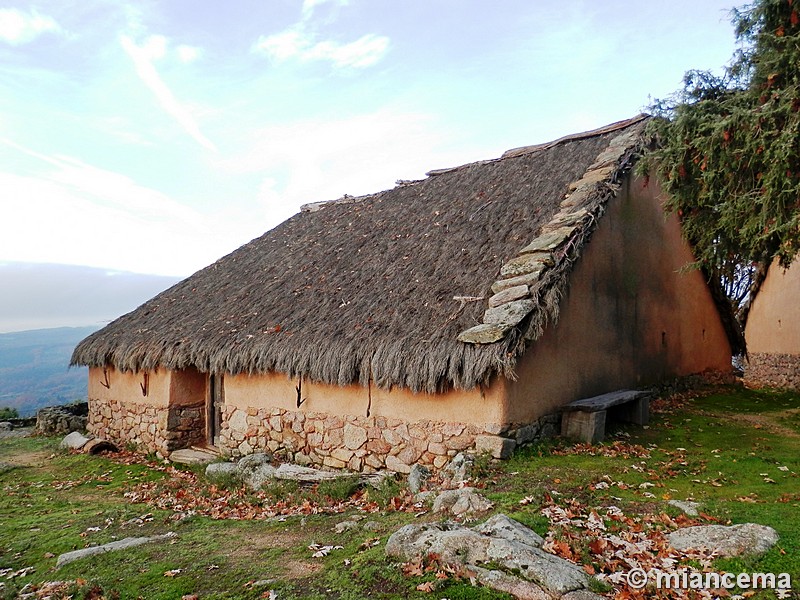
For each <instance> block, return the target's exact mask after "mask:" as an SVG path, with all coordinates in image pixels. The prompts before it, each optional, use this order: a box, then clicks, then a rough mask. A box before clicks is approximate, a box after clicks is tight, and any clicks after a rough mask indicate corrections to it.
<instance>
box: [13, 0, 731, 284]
mask: <svg viewBox="0 0 800 600" xmlns="http://www.w3.org/2000/svg"><path fill="white" fill-rule="evenodd" d="M732 6H734V4H731V2H729V1H717V0H701V1H700V2H697V1H692V2H689V1H685V0H674V1H672V2H669V3H661V2H658V3H657V2H650V1H643V0H642V1H639V2H630V1H621V0H620V1H616V0H609V1H603V2H597V1H585V2H584V1H581V0H573V1H572V2H563V0H507V1H503V2H486V1H485V0H483V1H473V0H462V1H455V0H442V1H435V0H424V1H423V0H408V1H406V2H397V1H396V0H395V1H390V0H349V1H347V0H305V1H302V0H248V1H237V0H231V1H230V2H224V3H223V2H219V1H216V0H215V1H210V0H169V1H159V2H155V1H154V2H146V1H143V2H128V3H126V2H122V1H118V0H82V1H81V2H78V3H76V2H73V1H66V0H48V1H47V2H38V3H37V2H13V1H12V2H11V3H7V2H6V3H3V2H2V0H0V198H2V206H3V209H4V210H3V213H4V218H3V219H1V220H0V262H4V261H25V262H48V263H61V264H76V265H88V266H94V267H101V268H104V269H113V270H127V271H134V272H140V273H151V274H159V275H177V276H185V275H188V274H190V273H192V272H194V271H195V270H197V269H199V268H202V267H204V266H205V265H207V264H209V263H211V262H213V261H214V260H216V259H217V258H219V257H220V256H222V255H223V254H226V253H227V252H230V251H231V250H233V249H235V248H237V247H238V246H240V245H241V244H243V243H245V242H247V241H249V240H250V239H252V238H254V237H256V236H258V235H261V234H262V233H263V232H264V231H266V230H267V229H270V228H271V227H274V226H275V225H277V224H278V223H280V222H281V221H283V220H284V219H286V218H287V217H289V216H290V215H292V214H293V213H295V212H296V211H297V210H298V208H299V206H300V205H301V204H303V203H306V202H315V201H320V200H327V199H333V198H337V197H340V196H341V195H342V194H345V193H347V194H351V195H358V194H363V193H368V192H375V191H379V190H382V189H386V188H389V187H392V186H393V185H394V182H395V181H396V180H397V179H415V178H420V177H423V176H424V173H425V172H426V171H428V170H431V169H434V168H441V167H447V166H454V165H457V164H462V163H465V162H469V161H473V160H479V159H484V158H492V157H495V156H499V155H500V154H501V153H502V152H503V151H504V150H506V149H508V148H512V147H517V146H523V145H528V144H534V143H540V142H545V141H548V140H551V139H555V138H557V137H560V136H562V135H565V134H568V133H574V132H577V131H583V130H586V129H591V128H595V127H599V126H602V125H604V124H607V123H610V122H613V121H616V120H620V119H624V118H628V117H631V116H633V115H635V114H637V113H639V112H640V111H641V110H642V109H643V108H644V107H645V106H646V105H647V104H648V102H649V96H652V97H663V96H665V95H667V94H669V93H670V92H672V91H674V90H675V89H677V87H678V86H679V84H680V81H681V77H682V75H683V73H684V72H685V71H686V70H688V69H692V68H701V69H718V68H720V67H721V66H722V65H724V64H725V63H726V62H727V60H728V59H729V58H730V56H731V55H732V53H733V50H734V37H733V29H732V26H731V25H730V23H729V17H728V10H729V9H730V8H731V7H732Z"/></svg>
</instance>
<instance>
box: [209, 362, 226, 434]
mask: <svg viewBox="0 0 800 600" xmlns="http://www.w3.org/2000/svg"><path fill="white" fill-rule="evenodd" d="M224 404H225V384H224V381H223V376H222V375H216V374H214V373H211V374H210V375H209V376H208V411H207V415H208V419H207V420H206V422H207V423H208V443H209V444H210V445H212V446H215V447H219V443H220V442H219V433H220V430H221V429H222V407H223V406H224Z"/></svg>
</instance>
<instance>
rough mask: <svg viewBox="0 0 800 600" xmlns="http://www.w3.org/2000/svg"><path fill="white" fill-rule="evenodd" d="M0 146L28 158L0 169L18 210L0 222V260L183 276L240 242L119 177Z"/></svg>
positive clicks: (215, 223)
mask: <svg viewBox="0 0 800 600" xmlns="http://www.w3.org/2000/svg"><path fill="white" fill-rule="evenodd" d="M0 146H5V147H7V148H11V149H13V150H16V151H17V152H19V153H21V154H24V155H25V156H26V157H28V158H31V159H34V160H33V161H32V162H31V163H30V164H31V165H33V167H34V168H32V169H29V170H30V171H31V173H29V174H21V173H18V172H17V173H10V172H4V171H2V170H0V188H2V189H3V190H4V191H5V192H4V193H7V194H8V195H9V197H10V198H14V200H15V202H16V203H18V204H19V205H20V206H21V207H24V210H19V211H16V212H15V216H14V218H13V219H5V220H0V259H4V260H17V261H27V262H63V263H70V264H81V265H90V266H97V267H114V268H119V269H125V270H130V271H135V272H145V273H155V274H163V275H186V274H188V273H191V272H192V271H194V270H196V269H198V268H201V267H203V266H205V265H207V264H209V263H210V262H212V261H214V260H216V259H217V258H218V257H219V256H222V255H223V254H225V253H226V252H229V251H230V250H232V249H233V248H235V247H236V246H238V245H239V244H240V243H241V239H240V236H238V235H236V234H235V233H234V231H233V228H228V227H227V226H226V225H225V223H224V222H222V220H221V219H220V218H219V216H212V215H205V214H202V213H200V212H198V211H196V210H194V209H192V208H190V207H188V206H185V205H184V204H182V203H180V202H177V201H176V200H174V199H173V198H172V197H170V196H169V195H167V194H165V193H163V192H161V191H158V190H156V189H153V188H150V187H147V186H143V185H141V184H139V183H137V182H136V181H134V180H133V179H131V178H130V177H128V176H126V175H123V174H121V173H117V172H114V171H108V170H106V169H101V168H98V167H96V166H94V165H90V164H87V163H85V162H83V161H81V160H78V159H75V158H72V157H67V156H58V155H48V154H43V153H39V152H36V151H34V150H31V149H28V148H25V147H23V146H20V145H18V144H16V143H14V142H12V141H10V140H6V139H0Z"/></svg>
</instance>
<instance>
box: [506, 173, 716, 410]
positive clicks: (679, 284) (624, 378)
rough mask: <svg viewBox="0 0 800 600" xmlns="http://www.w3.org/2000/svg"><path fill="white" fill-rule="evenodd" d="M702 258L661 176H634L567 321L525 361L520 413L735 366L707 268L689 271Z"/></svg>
mask: <svg viewBox="0 0 800 600" xmlns="http://www.w3.org/2000/svg"><path fill="white" fill-rule="evenodd" d="M692 260H693V258H692V255H691V251H690V249H689V247H688V245H687V244H686V242H685V241H684V240H683V239H682V237H681V232H680V227H679V224H678V221H677V218H676V217H675V216H669V217H667V218H666V219H665V216H664V213H663V211H662V209H661V203H660V197H659V189H658V187H657V183H656V182H655V180H654V179H650V181H649V183H647V184H645V181H644V180H643V179H642V178H628V179H627V182H626V184H625V185H624V187H623V189H622V190H621V191H620V194H619V196H618V197H617V198H615V199H612V200H611V201H610V203H609V206H608V209H607V213H606V215H605V216H604V217H603V218H602V219H601V221H600V223H599V225H598V228H597V230H596V231H595V232H594V234H593V235H592V238H591V240H590V241H589V244H588V246H587V247H586V248H585V249H584V251H583V255H582V257H581V258H580V259H579V261H578V262H577V263H576V265H575V270H574V272H573V275H572V277H571V279H570V288H569V290H568V292H567V295H566V296H565V297H564V298H563V299H562V302H561V311H560V317H559V321H558V324H557V326H556V327H549V328H548V329H547V330H546V331H545V333H544V335H543V336H542V337H541V338H540V339H539V340H538V341H537V342H536V343H535V344H534V345H533V346H532V347H531V348H530V350H528V352H526V354H525V355H524V356H523V358H522V360H521V361H520V364H519V366H518V369H517V373H518V376H519V380H518V381H516V382H514V383H513V384H511V385H510V387H509V407H510V410H509V413H508V416H509V417H510V420H511V421H513V422H523V423H524V422H528V421H531V420H534V419H537V418H539V417H541V416H542V415H544V414H547V413H550V412H553V411H554V410H556V409H557V408H558V407H559V406H561V405H563V404H565V403H568V402H571V401H573V400H577V399H580V398H585V397H591V396H594V395H597V394H600V393H604V392H608V391H612V390H615V389H621V388H640V387H644V386H647V385H650V384H652V383H654V382H657V381H659V380H662V379H665V378H671V377H676V376H682V375H688V374H691V373H699V372H702V371H707V370H717V371H730V369H731V363H730V360H731V350H730V344H729V343H728V340H727V336H726V334H725V331H724V329H723V326H722V323H721V322H720V318H719V315H718V313H717V310H716V308H715V306H714V303H713V301H712V299H711V295H710V293H709V291H708V289H707V287H706V285H705V283H704V281H703V278H702V275H701V274H700V272H699V271H696V270H688V271H686V270H683V267H685V266H686V265H687V264H688V263H690V262H691V261H692Z"/></svg>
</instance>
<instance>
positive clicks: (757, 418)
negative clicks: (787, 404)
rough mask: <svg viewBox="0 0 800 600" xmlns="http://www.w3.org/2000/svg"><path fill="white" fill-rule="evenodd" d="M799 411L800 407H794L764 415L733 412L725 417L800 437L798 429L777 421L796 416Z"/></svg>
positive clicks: (736, 421)
mask: <svg viewBox="0 0 800 600" xmlns="http://www.w3.org/2000/svg"><path fill="white" fill-rule="evenodd" d="M798 413H800V409H796V408H792V409H789V410H784V411H781V412H771V413H767V414H762V415H751V414H733V413H731V414H728V415H726V417H725V418H726V419H729V420H731V421H733V422H734V423H745V424H747V425H750V426H751V427H755V428H756V429H764V430H765V431H769V432H770V433H775V434H778V435H782V436H785V437H789V438H793V439H800V433H798V432H797V430H795V429H792V428H791V427H786V426H785V425H781V424H780V423H777V422H776V421H777V420H778V419H781V418H791V417H794V416H796V415H797V414H798Z"/></svg>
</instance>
